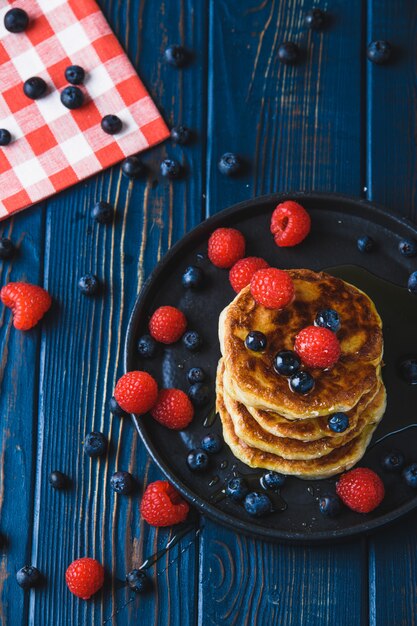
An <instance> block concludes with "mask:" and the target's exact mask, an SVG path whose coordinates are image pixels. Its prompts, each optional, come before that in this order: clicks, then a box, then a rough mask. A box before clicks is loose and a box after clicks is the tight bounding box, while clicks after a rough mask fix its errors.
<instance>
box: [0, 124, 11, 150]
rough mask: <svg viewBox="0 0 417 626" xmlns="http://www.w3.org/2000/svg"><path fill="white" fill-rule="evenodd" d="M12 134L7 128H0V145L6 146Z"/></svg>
mask: <svg viewBox="0 0 417 626" xmlns="http://www.w3.org/2000/svg"><path fill="white" fill-rule="evenodd" d="M11 140H12V136H11V134H10V132H9V131H8V130H7V128H0V146H8V145H9V143H10V142H11Z"/></svg>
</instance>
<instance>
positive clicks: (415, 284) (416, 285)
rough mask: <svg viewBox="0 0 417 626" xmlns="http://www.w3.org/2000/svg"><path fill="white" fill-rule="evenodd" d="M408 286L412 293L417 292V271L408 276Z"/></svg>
mask: <svg viewBox="0 0 417 626" xmlns="http://www.w3.org/2000/svg"><path fill="white" fill-rule="evenodd" d="M407 287H408V291H409V292H410V293H415V294H417V271H416V272H413V273H412V274H410V276H409V277H408V282H407Z"/></svg>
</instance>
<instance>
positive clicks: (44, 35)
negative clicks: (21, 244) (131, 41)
mask: <svg viewBox="0 0 417 626" xmlns="http://www.w3.org/2000/svg"><path fill="white" fill-rule="evenodd" d="M13 5H15V6H18V7H20V8H22V9H24V10H25V11H26V12H27V14H28V15H29V18H30V24H29V27H28V29H27V30H26V31H25V32H24V33H18V34H13V33H9V32H8V31H7V30H6V29H5V28H4V23H3V17H4V14H5V13H6V11H8V10H9V9H10V8H11V6H13ZM69 65H81V66H82V67H83V68H84V69H85V71H86V80H85V84H84V87H81V88H82V89H83V90H84V93H85V96H86V103H85V104H84V105H83V106H82V107H81V108H80V109H77V110H73V111H70V110H69V109H66V108H65V107H64V106H63V105H62V104H61V101H60V91H61V90H62V88H63V87H64V86H65V85H66V84H67V82H66V80H65V76H64V72H65V68H66V67H68V66H69ZM31 76H40V77H41V78H43V79H44V80H45V81H46V82H47V84H48V93H47V95H46V96H44V97H43V98H41V99H39V100H36V101H35V100H29V99H28V98H27V97H26V96H25V95H24V93H23V82H24V81H25V80H26V79H28V78H30V77H31ZM0 92H1V93H0V128H6V129H7V130H9V131H10V133H11V134H12V136H13V141H12V143H10V144H9V145H8V146H5V147H3V148H0V219H4V218H5V217H7V216H8V215H9V214H10V213H14V212H16V211H19V210H20V209H23V208H25V207H27V206H28V205H30V204H32V203H33V202H38V201H39V200H42V199H43V198H46V197H48V196H50V195H52V194H53V193H55V192H56V191H59V190H61V189H64V188H65V187H69V186H70V185H72V184H74V183H76V182H78V181H79V180H82V179H83V178H86V177H87V176H91V174H94V173H95V172H98V171H99V170H102V169H103V168H105V167H108V166H109V165H112V164H114V163H116V162H117V161H120V160H121V159H123V158H124V157H125V156H128V155H130V154H134V153H137V152H140V151H141V150H144V149H146V148H148V147H149V146H152V145H154V144H156V143H158V142H160V141H162V140H163V139H165V138H166V137H167V136H168V134H169V132H168V129H167V127H166V125H165V123H164V121H163V119H162V118H161V116H160V114H159V112H158V110H157V108H156V107H155V105H154V103H153V102H152V100H151V98H150V96H149V94H148V92H147V91H146V89H145V87H144V86H143V84H142V82H141V81H140V79H139V78H138V75H137V74H136V72H135V70H134V68H133V67H132V65H131V63H130V62H129V60H128V58H127V56H126V54H125V53H124V51H123V50H122V48H121V47H120V44H119V43H118V41H117V39H116V37H115V36H114V34H113V33H112V31H111V30H110V27H109V25H108V24H107V22H106V20H105V18H104V16H103V14H102V13H101V11H100V9H99V7H98V6H97V4H96V3H95V2H94V0H19V1H18V2H16V3H14V2H10V1H9V2H5V0H0ZM108 114H114V115H117V116H118V117H120V119H121V120H122V122H123V128H122V131H121V132H120V133H118V134H117V135H107V134H106V133H105V132H104V131H103V130H102V129H101V126H100V122H101V119H102V117H103V116H104V115H108Z"/></svg>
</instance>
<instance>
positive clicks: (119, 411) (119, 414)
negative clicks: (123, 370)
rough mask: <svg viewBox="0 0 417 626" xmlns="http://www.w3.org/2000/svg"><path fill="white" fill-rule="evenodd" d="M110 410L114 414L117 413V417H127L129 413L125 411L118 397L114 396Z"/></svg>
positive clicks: (110, 403) (110, 401)
mask: <svg viewBox="0 0 417 626" xmlns="http://www.w3.org/2000/svg"><path fill="white" fill-rule="evenodd" d="M109 410H110V413H113V415H117V417H127V416H128V413H126V411H123V409H122V408H121V407H120V406H119V405H118V403H117V400H116V398H115V397H114V396H113V397H111V398H110V400H109Z"/></svg>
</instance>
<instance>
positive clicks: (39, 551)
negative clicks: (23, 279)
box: [29, 0, 205, 626]
mask: <svg viewBox="0 0 417 626" xmlns="http://www.w3.org/2000/svg"><path fill="white" fill-rule="evenodd" d="M101 5H102V7H103V10H104V12H105V14H106V16H107V17H108V19H109V21H110V23H111V24H112V26H113V27H114V29H115V31H116V33H117V34H118V36H119V38H120V40H121V42H122V44H124V45H125V46H126V47H127V50H128V52H129V54H130V57H131V59H132V60H133V61H134V62H135V64H136V65H137V67H138V69H139V72H140V74H141V75H142V76H143V79H144V81H145V82H146V84H147V85H148V86H149V87H150V89H151V92H152V94H153V95H154V97H155V99H156V101H157V103H158V104H159V105H160V106H161V108H162V110H163V112H164V113H165V114H166V117H167V119H168V121H169V122H170V123H173V122H183V123H185V124H187V125H189V126H191V127H192V128H197V129H199V130H200V129H202V128H204V119H203V114H204V108H201V107H200V106H195V101H196V100H195V98H196V94H203V93H204V86H203V79H204V64H205V53H204V51H205V40H204V37H205V29H204V4H203V3H201V4H200V3H199V5H198V6H197V7H194V6H193V3H191V2H185V1H183V2H180V3H165V2H152V3H144V2H140V1H139V0H131V1H130V2H128V3H123V4H120V3H119V2H117V1H116V0H103V1H102V2H101ZM171 42H174V43H178V42H180V43H181V42H184V43H186V45H187V46H189V47H190V48H192V49H193V50H195V51H197V57H196V59H195V62H194V63H193V64H192V65H191V66H190V67H189V68H188V69H186V70H184V71H178V70H176V69H173V68H172V67H169V66H167V65H165V64H164V63H163V62H162V56H163V51H164V49H165V47H166V45H167V44H168V43H171ZM167 155H174V156H175V157H176V158H178V159H180V160H181V161H182V162H183V163H184V165H185V166H186V167H187V169H188V170H189V172H190V174H189V175H188V176H187V177H186V178H185V179H184V180H182V181H178V182H167V181H163V180H161V179H160V177H159V175H158V169H159V163H160V161H161V160H162V159H163V158H165V157H166V156H167ZM144 159H145V160H146V162H147V164H148V166H149V175H148V177H147V180H146V181H144V182H135V183H129V182H128V181H127V180H126V179H125V178H122V177H121V174H120V168H119V167H115V168H113V169H112V170H111V171H110V172H106V173H103V174H101V175H99V176H97V177H95V178H94V179H91V180H89V181H87V182H86V183H83V184H82V185H79V186H78V187H77V188H74V189H71V190H68V191H66V192H64V193H63V194H61V195H60V196H59V197H57V198H54V199H52V200H51V201H50V202H49V203H48V209H47V217H46V240H47V251H46V256H45V281H46V284H47V286H48V287H49V288H50V289H51V291H52V292H53V293H54V294H55V296H56V298H57V300H58V302H59V310H58V311H57V314H56V318H55V320H54V322H52V323H51V325H50V327H49V328H48V329H47V332H44V333H43V336H42V352H41V372H40V378H41V380H40V398H41V401H40V407H39V427H38V433H37V435H38V443H37V445H38V454H37V466H36V480H37V482H36V495H35V523H34V539H33V545H34V548H33V553H34V557H33V558H35V557H36V560H37V562H38V563H39V565H40V567H41V569H43V570H44V571H45V572H46V574H47V576H48V579H49V584H48V587H47V588H46V589H45V591H44V592H43V593H42V594H36V595H34V596H33V598H31V605H30V620H29V623H30V624H36V625H37V624H54V626H61V625H62V626H64V625H65V626H66V625H67V624H100V623H103V622H104V623H109V624H126V623H127V622H129V623H130V622H131V621H132V623H133V622H137V621H138V622H141V623H144V624H164V625H166V624H171V625H172V626H175V625H180V624H181V625H184V624H185V625H186V624H192V623H194V618H195V615H196V610H197V597H196V594H195V590H194V588H193V583H192V581H193V580H195V579H196V558H197V555H198V549H197V545H198V544H197V543H196V540H192V537H186V538H185V539H184V540H183V541H182V542H181V543H180V544H179V545H178V546H177V547H176V548H174V549H173V550H172V551H170V552H169V553H168V554H167V556H166V557H165V558H163V559H161V561H159V562H158V565H157V568H156V570H157V572H158V575H157V576H155V587H154V593H152V594H149V595H148V596H146V597H144V596H140V597H137V598H135V599H134V601H132V602H130V603H129V604H127V606H125V605H126V603H127V602H128V600H129V598H130V596H129V594H128V592H127V590H126V589H119V581H120V580H122V579H123V578H124V576H125V573H126V572H127V571H129V570H130V569H131V568H132V567H135V566H138V565H140V564H141V562H142V561H143V560H144V559H145V557H147V556H149V555H150V554H152V553H153V552H155V551H156V549H159V548H161V547H163V546H164V545H165V543H166V541H167V539H168V537H169V536H170V531H169V530H165V529H162V530H161V531H155V530H154V529H151V528H149V527H148V526H147V525H146V524H144V523H142V521H141V520H140V516H139V509H138V504H139V498H138V497H137V496H135V497H131V498H129V497H122V496H120V497H116V496H115V494H113V493H112V492H111V490H110V488H109V479H110V476H111V474H112V473H113V472H114V471H115V470H116V469H124V470H129V471H131V472H133V474H134V475H135V476H136V477H137V479H138V482H139V483H140V487H141V489H142V487H143V486H145V485H146V484H147V482H149V481H151V480H155V479H156V478H160V477H161V476H160V474H159V473H158V472H157V471H156V470H155V469H154V467H152V466H151V465H150V463H149V460H148V457H147V455H146V453H145V450H144V448H143V446H142V445H141V443H140V442H139V441H138V438H137V436H136V434H135V432H134V429H133V426H132V424H131V423H130V422H129V421H120V420H119V419H117V418H114V419H112V418H111V416H110V415H109V412H108V410H107V401H108V399H109V398H110V396H111V395H112V390H113V387H114V384H115V380H116V379H117V377H118V376H119V375H120V374H121V373H122V371H123V346H124V339H125V332H126V326H127V321H128V318H129V315H130V311H131V309H132V305H133V302H134V299H135V297H136V294H137V292H138V290H139V289H140V286H141V285H142V283H143V280H144V279H145V278H146V276H147V275H148V273H149V272H150V270H151V269H152V268H153V267H154V265H155V263H156V261H157V260H158V259H159V258H160V256H161V255H162V254H163V253H164V252H165V251H166V249H167V248H168V247H169V246H170V245H171V244H172V243H173V242H174V241H175V240H176V239H178V238H179V237H180V236H182V234H183V233H184V231H185V230H186V229H189V228H191V227H192V226H193V225H194V224H195V223H196V222H197V221H199V220H200V216H201V191H202V186H201V185H202V183H201V181H202V178H201V164H202V163H203V162H204V161H203V155H202V144H201V143H194V144H193V145H191V146H187V147H184V149H182V148H179V147H174V146H171V145H169V144H165V145H163V146H160V147H158V148H156V149H154V150H152V151H151V152H150V153H149V154H147V155H146V157H144ZM97 199H106V200H109V201H110V202H112V203H113V204H115V205H116V206H117V219H116V222H115V224H114V226H108V227H106V226H100V225H97V224H95V223H93V222H92V220H91V218H90V215H89V210H90V207H91V206H92V204H93V203H94V202H95V201H96V200H97ZM89 271H92V272H94V273H96V274H97V275H98V276H99V278H100V279H101V281H102V282H103V285H104V290H103V293H102V295H101V296H100V297H97V298H95V299H88V298H85V297H83V296H81V295H79V293H78V290H77V281H78V279H79V277H80V276H81V275H82V274H84V273H85V272H89ZM93 429H96V430H100V431H103V432H104V433H106V434H107V435H108V436H109V439H110V442H111V444H110V450H109V453H108V456H107V459H103V460H90V459H88V458H87V457H86V456H85V455H84V454H83V451H82V446H81V442H82V440H83V437H84V435H85V433H87V432H89V431H91V430H93ZM54 468H58V469H61V470H62V471H64V472H66V473H68V474H69V475H70V476H71V478H72V479H73V488H72V490H71V492H70V493H68V494H64V493H55V492H53V491H52V490H51V489H50V488H49V487H48V484H47V475H48V472H49V471H50V470H51V469H54ZM84 555H89V556H93V557H96V558H98V559H99V560H100V561H102V562H103V563H104V565H105V567H106V571H107V575H108V576H107V584H106V589H105V591H104V592H103V593H102V594H98V595H97V597H96V598H94V599H92V600H91V601H90V602H88V603H87V602H82V601H79V600H77V599H76V598H74V597H72V596H71V595H70V594H69V592H68V591H67V589H66V587H65V582H64V572H65V568H66V565H67V564H69V563H70V562H71V561H72V560H73V559H74V558H77V557H80V556H84ZM153 573H154V575H155V569H154V570H153ZM179 598H180V600H179Z"/></svg>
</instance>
